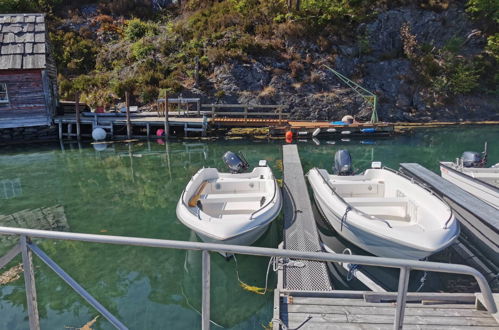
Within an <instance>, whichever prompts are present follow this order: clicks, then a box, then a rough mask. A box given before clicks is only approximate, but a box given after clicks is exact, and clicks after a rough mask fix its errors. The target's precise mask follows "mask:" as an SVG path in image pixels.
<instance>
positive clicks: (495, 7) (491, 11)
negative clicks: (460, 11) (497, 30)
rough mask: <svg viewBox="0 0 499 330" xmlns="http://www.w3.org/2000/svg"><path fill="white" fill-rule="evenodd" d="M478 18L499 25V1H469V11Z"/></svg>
mask: <svg viewBox="0 0 499 330" xmlns="http://www.w3.org/2000/svg"><path fill="white" fill-rule="evenodd" d="M466 10H467V11H468V12H469V13H471V14H472V15H473V16H474V17H476V18H484V19H486V20H488V21H489V22H490V23H492V24H493V23H495V24H498V23H499V1H497V0H469V1H468V4H467V9H466Z"/></svg>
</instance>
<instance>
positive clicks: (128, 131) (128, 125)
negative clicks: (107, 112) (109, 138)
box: [125, 92, 132, 140]
mask: <svg viewBox="0 0 499 330" xmlns="http://www.w3.org/2000/svg"><path fill="white" fill-rule="evenodd" d="M125 102H126V135H127V136H128V139H129V140H130V139H131V138H132V125H131V123H130V94H129V93H128V92H125Z"/></svg>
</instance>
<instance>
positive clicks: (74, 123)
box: [54, 99, 394, 138]
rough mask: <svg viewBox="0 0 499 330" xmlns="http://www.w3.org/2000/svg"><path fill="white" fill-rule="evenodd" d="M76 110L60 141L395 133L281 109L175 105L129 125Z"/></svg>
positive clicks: (118, 116)
mask: <svg viewBox="0 0 499 330" xmlns="http://www.w3.org/2000/svg"><path fill="white" fill-rule="evenodd" d="M182 100H184V99H182ZM185 100H187V99H185ZM163 102H164V100H163ZM163 104H164V103H163ZM70 106H71V104H70ZM74 107H75V112H74V113H64V114H63V115H59V116H56V117H55V118H54V123H55V124H56V125H58V127H59V137H60V138H63V137H69V138H72V137H75V136H76V137H78V136H91V134H90V132H91V131H92V130H93V129H94V128H96V127H100V128H103V129H105V130H106V131H107V132H108V135H110V136H115V134H114V130H115V128H118V129H122V128H123V127H125V128H126V129H127V135H128V137H131V136H130V135H131V134H128V132H129V131H135V132H137V131H138V132H140V134H139V135H136V136H137V137H138V136H146V137H149V136H151V134H153V135H154V132H152V133H151V129H153V130H154V129H158V128H162V127H163V128H164V130H165V131H168V132H170V133H174V132H175V134H170V135H176V136H178V135H179V132H180V133H184V135H185V136H187V135H188V132H197V133H200V134H201V135H203V136H205V135H206V134H207V131H212V132H216V131H217V130H220V131H222V132H225V131H227V130H230V129H234V128H236V129H237V128H266V129H268V131H267V134H266V135H268V136H269V137H275V136H284V135H285V134H286V132H288V131H291V132H292V133H293V135H294V137H295V138H312V137H319V138H320V137H331V136H338V137H340V136H341V137H346V136H359V137H373V136H388V135H391V134H393V132H394V126H393V124H390V123H383V122H379V123H358V122H355V123H352V124H342V122H338V123H335V122H332V123H331V122H329V121H305V120H304V121H296V120H290V119H289V116H290V114H289V113H287V112H284V106H282V105H252V104H202V105H201V104H197V110H189V109H183V110H182V109H181V108H178V109H173V107H172V109H169V108H171V106H166V105H165V106H163V105H160V104H159V103H158V105H157V106H156V111H153V112H140V113H137V112H133V113H129V115H130V120H129V121H128V120H127V116H126V114H124V113H116V112H112V113H92V112H80V110H79V104H78V103H76V102H75V103H74ZM77 108H78V110H77ZM127 109H129V108H127ZM167 109H169V110H167ZM78 114H79V115H78ZM82 128H85V129H84V132H82V131H81V129H82ZM134 128H136V129H134ZM144 128H145V130H144ZM170 128H173V129H172V130H170ZM175 128H178V129H175ZM144 131H145V132H144Z"/></svg>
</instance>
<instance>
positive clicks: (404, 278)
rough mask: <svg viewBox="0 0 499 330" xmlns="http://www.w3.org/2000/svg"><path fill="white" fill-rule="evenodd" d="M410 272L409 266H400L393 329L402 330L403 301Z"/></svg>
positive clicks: (405, 297) (405, 298) (404, 300)
mask: <svg viewBox="0 0 499 330" xmlns="http://www.w3.org/2000/svg"><path fill="white" fill-rule="evenodd" d="M410 273H411V269H410V268H409V267H400V275H399V287H398V294H397V306H396V312H395V323H394V324H393V328H394V329H395V330H402V327H403V325H404V312H405V302H406V300H407V289H408V287H409V276H410Z"/></svg>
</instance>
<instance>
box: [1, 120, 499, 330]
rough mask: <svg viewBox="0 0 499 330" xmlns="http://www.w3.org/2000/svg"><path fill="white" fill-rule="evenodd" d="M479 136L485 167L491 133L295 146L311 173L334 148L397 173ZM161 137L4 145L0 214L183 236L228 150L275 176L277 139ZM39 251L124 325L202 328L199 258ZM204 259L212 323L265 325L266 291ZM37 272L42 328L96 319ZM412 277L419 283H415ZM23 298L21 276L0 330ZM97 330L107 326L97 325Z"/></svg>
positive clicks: (469, 145)
mask: <svg viewBox="0 0 499 330" xmlns="http://www.w3.org/2000/svg"><path fill="white" fill-rule="evenodd" d="M484 140H488V141H489V160H490V162H491V163H496V162H499V149H498V147H497V144H496V145H494V144H493V143H494V142H492V141H497V128H494V127H485V128H480V129H474V128H460V129H454V128H453V129H442V130H438V131H436V130H431V131H430V130H427V131H425V130H421V131H418V132H415V133H414V134H412V135H407V136H396V137H393V138H391V139H381V140H376V141H375V144H371V143H365V142H366V141H364V142H362V141H363V140H354V139H352V140H351V141H341V140H326V141H325V140H319V141H320V145H317V144H316V142H314V141H312V140H306V141H305V142H302V141H299V142H298V146H299V151H300V156H301V160H302V164H303V166H304V170H305V172H307V171H308V170H309V169H310V168H312V167H319V168H326V169H330V168H331V166H332V164H333V156H334V153H335V151H337V150H338V149H340V148H346V149H348V150H349V151H350V152H351V154H352V157H353V162H354V167H355V168H356V169H358V170H359V171H360V170H363V169H365V168H366V167H369V166H370V163H371V162H372V161H378V160H379V161H382V162H383V163H384V164H385V165H387V166H389V167H392V168H398V165H399V163H400V162H419V163H421V164H422V165H424V166H427V167H429V168H430V169H432V170H434V171H437V170H438V161H439V160H445V159H449V160H452V159H454V158H455V157H456V155H460V154H461V153H462V151H463V150H464V149H469V150H474V149H477V150H481V148H482V147H483V142H484ZM161 141H162V142H164V144H161V143H157V142H156V141H144V142H137V143H106V144H105V146H106V148H102V149H99V148H95V146H96V145H95V144H82V143H80V144H78V143H77V142H72V143H63V144H62V145H59V144H56V145H41V146H40V145H37V146H36V147H35V146H33V147H22V148H20V147H9V148H4V149H3V150H2V154H1V155H0V180H19V189H18V188H16V184H17V183H15V184H14V191H15V192H19V195H18V196H16V197H15V198H10V199H5V198H2V196H11V194H12V191H11V190H8V193H7V195H5V193H4V194H3V195H2V187H3V186H2V185H1V184H0V214H2V215H4V216H8V215H12V214H17V213H18V212H24V211H25V210H31V211H33V210H44V209H47V208H52V207H62V208H63V214H64V217H65V219H66V223H67V228H68V230H69V228H70V230H71V231H74V232H84V233H96V234H110V235H123V236H136V237H151V238H159V239H178V240H189V239H193V238H192V233H191V232H190V231H189V230H188V229H187V228H186V227H185V226H183V225H182V224H181V223H180V222H179V221H178V220H177V218H176V214H175V206H176V203H177V201H178V198H179V196H180V194H181V192H182V190H183V189H184V187H185V185H186V184H187V182H188V181H189V180H190V178H191V176H192V175H193V174H194V173H196V171H197V170H198V169H199V168H201V167H203V166H204V167H216V168H218V169H220V170H224V165H223V162H222V159H221V156H222V155H223V153H224V152H225V151H227V150H232V151H241V152H243V154H244V155H245V156H246V158H247V160H248V161H249V163H250V164H252V165H256V164H257V163H258V160H260V159H267V161H268V164H269V165H270V166H271V167H272V169H273V171H274V173H275V175H276V177H281V171H282V161H281V159H282V156H281V153H282V151H281V145H282V143H281V141H270V142H261V143H253V142H249V141H245V140H239V141H223V142H222V141H220V142H209V143H207V142H206V143H205V142H199V141H197V142H171V141H166V142H165V141H163V140H161ZM456 141H458V142H459V143H457V142H456ZM332 143H334V144H332ZM96 149H97V150H96ZM0 182H1V181H0ZM21 183H22V186H21ZM7 187H8V189H10V187H12V186H11V185H10V186H9V185H7ZM36 212H38V211H36ZM36 212H35V213H36ZM279 221H280V220H278V222H274V224H273V225H272V227H271V229H270V230H269V231H268V232H267V234H266V235H265V236H264V237H262V239H261V240H260V241H258V242H257V244H259V245H262V246H272V247H275V246H277V242H279V241H280V240H281V238H280V237H279V235H280V230H279V228H280V222H279ZM27 226H30V227H31V226H32V224H27ZM33 226H34V224H33ZM56 227H57V226H56ZM63 227H66V225H64V226H63ZM9 244H10V243H5V245H9ZM39 244H40V246H41V247H42V248H43V249H44V250H45V251H46V253H47V254H48V255H49V256H50V257H51V258H53V259H54V260H55V261H56V262H57V263H58V264H59V265H60V266H61V267H62V268H63V269H65V270H66V271H67V272H68V273H69V274H70V275H71V276H72V277H73V278H75V280H77V281H78V282H79V283H80V284H81V285H82V286H83V287H84V288H85V289H87V290H88V291H89V292H90V293H91V294H92V295H94V296H95V297H96V298H97V299H98V300H99V301H100V302H101V303H102V304H103V305H104V306H106V307H107V308H108V309H109V310H110V311H111V312H112V313H115V314H116V315H117V316H118V317H119V318H120V319H121V320H122V321H123V322H125V323H126V324H127V325H129V326H130V327H131V328H140V329H147V328H166V327H170V328H174V329H175V328H177V329H180V328H182V329H187V328H195V327H199V325H200V317H199V314H198V312H197V311H196V310H199V309H200V297H201V291H200V290H201V280H200V272H199V267H200V263H199V255H197V254H196V253H187V255H186V252H185V251H180V250H178V251H175V250H164V249H151V248H140V247H125V246H112V245H100V244H88V243H78V242H63V241H47V240H40V242H39ZM5 248H7V247H5ZM0 250H2V247H0ZM0 253H1V252H0ZM445 258H447V257H446V256H443V257H442V261H444V259H445ZM238 260H239V267H240V269H239V271H240V275H241V278H242V280H244V281H245V282H246V283H248V284H250V285H255V286H259V287H262V286H263V285H264V282H265V272H266V266H267V260H266V258H256V257H240V258H239V259H238ZM446 260H451V259H446ZM212 262H213V264H212V265H213V266H212V267H213V277H212V286H213V290H214V291H213V293H212V298H213V299H214V300H213V305H212V315H213V320H214V321H215V322H216V323H218V324H220V325H223V326H224V327H229V328H237V329H248V328H259V327H261V324H267V323H268V321H269V320H270V319H271V315H272V300H273V297H272V294H267V295H266V296H260V295H256V294H254V293H251V292H247V291H244V290H243V289H242V288H240V286H239V282H238V281H237V277H236V276H235V265H234V263H233V262H226V261H225V260H224V259H223V258H222V257H220V256H218V255H216V254H213V258H212ZM184 266H185V267H184ZM35 267H36V276H37V283H36V284H37V291H38V299H39V306H40V314H41V316H42V327H43V328H48V329H52V328H61V327H64V326H75V327H76V326H79V327H81V326H82V325H83V324H85V323H87V322H88V321H89V320H91V319H93V318H94V317H95V315H96V312H95V311H94V310H93V309H92V308H90V307H89V306H88V305H86V303H85V302H84V301H83V300H82V299H81V298H80V297H79V296H78V295H77V294H75V293H74V292H73V291H72V290H71V289H70V288H68V287H67V286H66V285H65V284H64V283H63V282H62V281H61V280H60V279H59V278H58V277H57V276H56V275H55V274H54V273H53V272H52V271H51V270H50V269H48V268H47V267H46V266H44V265H43V264H41V262H39V261H38V260H37V259H36V258H35ZM274 280H275V279H274ZM419 280H420V277H419V278H416V284H415V285H417V282H418V281H419ZM456 281H457V280H456ZM428 283H429V282H428ZM428 283H427V284H428ZM424 290H427V287H424ZM25 300H26V298H25V292H24V283H23V282H22V280H20V281H17V282H14V283H11V284H9V285H4V286H2V287H0V314H1V316H2V317H0V329H17V328H27V327H28V324H27V320H26V310H25ZM96 328H97V329H109V328H111V327H110V325H109V324H107V323H106V322H105V321H103V320H102V319H99V321H98V322H97V326H96Z"/></svg>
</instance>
